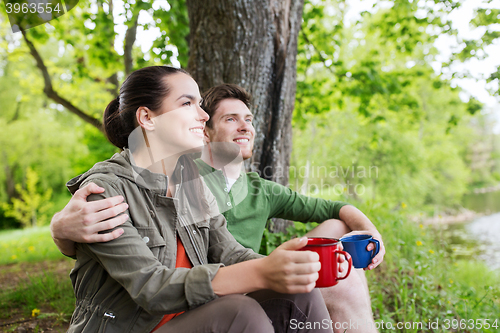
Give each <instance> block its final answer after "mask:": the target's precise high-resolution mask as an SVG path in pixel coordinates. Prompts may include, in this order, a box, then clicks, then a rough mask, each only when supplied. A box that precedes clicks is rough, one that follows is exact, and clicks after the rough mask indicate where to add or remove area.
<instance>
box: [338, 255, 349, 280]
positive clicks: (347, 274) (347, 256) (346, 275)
mask: <svg viewBox="0 0 500 333" xmlns="http://www.w3.org/2000/svg"><path fill="white" fill-rule="evenodd" d="M335 253H337V254H342V255H344V257H345V259H346V260H347V261H348V262H349V267H348V268H347V273H346V274H345V275H344V277H338V278H337V280H344V279H345V278H347V277H348V276H349V273H351V267H352V259H351V255H350V254H349V253H347V252H345V251H335Z"/></svg>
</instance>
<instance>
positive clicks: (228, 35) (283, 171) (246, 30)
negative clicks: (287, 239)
mask: <svg viewBox="0 0 500 333" xmlns="http://www.w3.org/2000/svg"><path fill="white" fill-rule="evenodd" d="M187 6H188V13H189V26H190V36H191V38H190V47H189V49H190V56H189V63H188V69H189V72H190V73H191V74H192V75H193V77H194V79H195V80H196V81H197V82H198V84H199V85H200V90H201V91H202V92H203V91H205V90H207V89H208V88H210V87H212V86H214V85H217V84H221V83H234V84H238V85H240V86H242V87H244V88H245V89H247V91H248V92H250V93H251V94H252V95H253V105H252V108H251V111H252V113H253V114H254V126H255V130H256V136H255V146H254V154H253V157H252V158H251V159H250V160H249V161H247V162H246V167H247V169H248V170H249V171H256V172H259V173H260V175H261V176H262V177H263V178H265V179H269V180H273V181H276V182H278V183H280V184H284V185H288V166H289V162H290V153H291V150H292V125H291V119H292V112H293V108H294V102H295V89H296V56H297V36H298V33H299V31H300V26H301V22H302V7H303V0H284V1H281V0H232V1H227V0H212V1H205V0H187ZM287 225H289V223H287V222H284V221H275V223H274V227H273V231H284V229H286V226H287Z"/></svg>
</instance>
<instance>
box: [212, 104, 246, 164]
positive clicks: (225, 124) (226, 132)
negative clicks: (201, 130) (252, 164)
mask: <svg viewBox="0 0 500 333" xmlns="http://www.w3.org/2000/svg"><path fill="white" fill-rule="evenodd" d="M252 120H253V115H252V113H251V112H250V110H249V109H248V107H247V106H246V105H245V103H243V102H242V101H240V100H239V99H234V98H229V99H224V100H222V101H221V102H220V103H219V107H218V108H217V109H216V110H215V113H214V114H213V115H212V128H209V127H206V128H205V140H206V141H207V142H232V143H235V144H237V145H238V147H239V148H240V151H241V154H242V157H243V159H244V160H246V159H248V158H250V157H252V150H253V141H254V136H255V128H254V127H253V125H252Z"/></svg>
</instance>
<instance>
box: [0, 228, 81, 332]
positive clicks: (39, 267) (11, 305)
mask: <svg viewBox="0 0 500 333" xmlns="http://www.w3.org/2000/svg"><path fill="white" fill-rule="evenodd" d="M0 249H1V250H2V256H1V257H0V265H1V271H0V283H1V285H2V288H1V290H0V320H1V321H2V322H12V321H19V320H21V322H22V320H23V319H25V318H26V319H27V318H33V315H38V317H37V318H36V319H38V320H48V322H50V326H51V327H53V325H56V326H57V325H59V323H61V322H64V321H68V320H69V318H70V316H71V314H72V312H73V309H74V305H75V298H74V295H73V288H72V286H71V281H70V279H69V277H68V272H69V267H70V266H71V264H72V260H70V259H67V261H64V259H63V258H64V256H63V255H62V254H61V253H60V252H59V250H58V249H57V247H56V246H55V245H54V243H53V241H52V238H51V236H50V230H49V227H48V226H46V227H39V228H28V229H24V230H6V231H1V232H0ZM61 260H62V261H61ZM33 319H34V318H33ZM16 326H17V325H13V326H11V327H10V329H9V330H15V327H16ZM2 329H7V327H0V331H2Z"/></svg>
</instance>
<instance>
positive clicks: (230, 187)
mask: <svg viewBox="0 0 500 333" xmlns="http://www.w3.org/2000/svg"><path fill="white" fill-rule="evenodd" d="M249 106H250V95H249V94H248V93H247V92H246V91H245V90H244V89H242V88H241V87H238V86H236V85H230V84H223V85H219V86H217V87H214V88H211V89H210V90H209V91H208V92H207V93H205V95H204V100H203V103H202V107H203V109H204V110H205V111H206V112H207V113H208V115H209V116H210V119H209V120H208V122H207V123H206V127H205V141H206V142H207V144H208V145H207V146H206V149H204V150H203V152H202V155H201V158H200V159H198V160H196V161H195V162H196V164H197V165H198V168H199V170H200V174H201V175H202V176H203V179H204V181H205V183H206V184H207V185H208V187H209V188H210V190H211V191H212V193H213V194H214V196H215V197H216V199H217V203H218V206H219V209H220V211H221V212H222V213H223V214H224V216H225V217H226V219H227V223H228V229H229V231H230V232H231V233H232V234H233V236H234V237H235V239H236V240H237V241H238V242H240V243H241V244H242V245H244V246H246V247H249V248H252V249H254V250H255V251H258V249H259V246H260V241H261V238H262V234H263V232H264V228H265V225H266V222H267V220H268V219H270V218H273V217H279V218H285V219H290V220H294V221H301V222H311V221H314V222H322V223H321V224H320V225H319V226H318V227H317V228H315V229H314V230H312V231H311V232H310V233H308V234H307V236H315V237H333V238H340V237H342V236H343V235H345V234H346V233H350V232H352V233H364V234H371V235H373V237H374V238H376V239H378V240H379V241H380V243H381V248H380V252H379V254H378V255H377V256H375V258H374V259H373V261H372V262H371V263H370V265H369V266H368V267H367V269H368V270H371V269H373V268H375V267H376V266H378V265H379V264H380V263H381V262H382V260H383V257H384V254H385V249H384V245H383V242H382V237H381V236H380V234H379V233H378V231H377V229H376V227H375V226H374V225H373V224H372V223H371V222H370V220H369V219H368V218H367V217H366V216H365V215H364V214H363V213H362V212H361V211H359V210H358V209H357V208H355V207H353V206H351V205H347V204H345V203H341V202H332V201H329V200H323V199H319V198H311V197H307V196H303V195H300V194H298V193H296V192H294V191H291V190H290V189H289V188H286V187H284V186H282V185H279V184H277V183H274V182H271V181H267V180H264V179H262V178H260V177H259V176H258V174H256V173H244V172H243V173H242V172H241V170H242V166H243V160H246V159H248V158H250V157H251V156H252V149H253V142H254V136H255V129H254V128H253V126H252V119H253V115H252V113H251V112H250V109H249ZM235 147H238V148H239V149H234V148H235ZM238 153H239V156H240V158H238V157H237V155H238ZM102 191H103V190H102V189H100V188H98V187H97V186H95V185H92V184H91V185H89V186H87V187H85V188H82V189H80V190H79V191H77V192H76V193H75V195H74V197H73V198H72V199H71V201H70V202H69V203H68V205H67V206H66V207H65V208H64V209H63V210H62V211H61V212H59V213H57V214H56V215H55V216H54V218H53V219H52V222H51V230H52V237H53V238H54V241H55V242H56V244H57V245H58V247H59V249H60V250H61V252H63V253H65V254H67V255H74V254H75V253H74V244H73V242H72V241H77V242H102V241H109V240H112V239H114V238H117V237H119V236H120V235H121V231H120V228H116V227H117V226H119V225H120V224H121V223H123V222H124V221H126V219H127V216H126V215H125V214H122V215H119V216H116V215H117V214H120V213H122V212H124V211H125V210H126V209H127V205H126V204H125V203H122V202H123V198H122V197H115V198H109V199H106V200H101V201H96V202H89V203H87V202H86V197H87V196H88V195H89V194H90V193H96V192H102ZM115 216H116V217H115ZM101 221H103V222H101ZM109 229H114V230H112V231H111V232H109V233H99V232H100V231H104V230H109ZM372 248H373V245H372V244H370V245H369V246H368V249H369V250H371V249H372ZM321 292H322V294H323V298H324V299H325V302H326V304H327V307H328V310H329V312H330V316H331V318H332V320H333V322H334V323H338V325H337V326H338V327H337V328H336V329H335V327H334V331H335V332H337V331H338V332H344V330H345V329H348V332H365V333H366V332H376V329H375V325H374V322H373V316H372V314H371V305H370V299H369V294H368V289H367V286H366V279H365V277H364V274H363V271H358V272H356V273H354V271H353V273H352V274H350V275H349V277H348V278H347V279H346V280H343V281H341V282H339V284H337V285H336V286H333V287H330V288H323V289H321Z"/></svg>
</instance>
